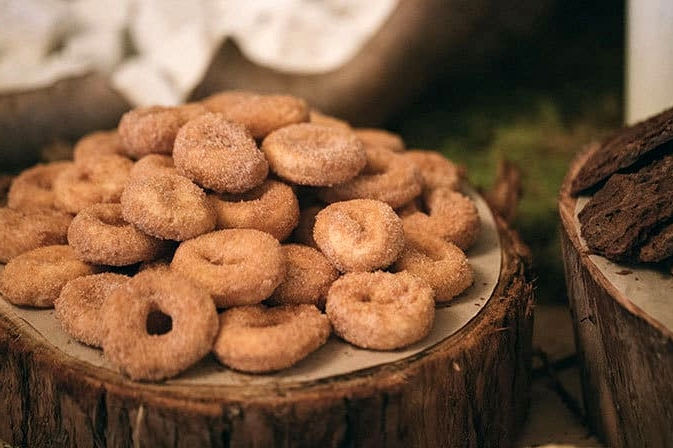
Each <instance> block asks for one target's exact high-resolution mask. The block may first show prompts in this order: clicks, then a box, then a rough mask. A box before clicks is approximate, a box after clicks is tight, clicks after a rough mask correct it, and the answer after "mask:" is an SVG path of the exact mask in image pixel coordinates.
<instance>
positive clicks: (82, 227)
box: [68, 204, 171, 266]
mask: <svg viewBox="0 0 673 448" xmlns="http://www.w3.org/2000/svg"><path fill="white" fill-rule="evenodd" d="M68 244H70V247H72V249H73V251H74V252H75V254H76V255H77V257H78V258H79V259H80V260H82V261H85V262H87V263H93V264H104V265H109V266H128V265H131V264H135V263H139V262H141V261H151V260H154V259H156V258H159V257H160V256H161V255H162V254H163V253H165V252H166V251H168V250H169V248H170V247H171V244H170V242H169V241H166V240H160V239H158V238H155V237H153V236H150V235H148V234H146V233H145V232H143V231H141V230H140V229H138V228H137V227H135V226H134V225H133V224H130V223H129V222H127V221H125V220H124V218H123V216H122V206H121V204H94V205H90V206H89V207H86V208H84V209H82V210H81V211H80V212H79V213H78V214H77V215H76V216H75V218H74V219H73V220H72V223H71V224H70V227H69V228H68Z"/></svg>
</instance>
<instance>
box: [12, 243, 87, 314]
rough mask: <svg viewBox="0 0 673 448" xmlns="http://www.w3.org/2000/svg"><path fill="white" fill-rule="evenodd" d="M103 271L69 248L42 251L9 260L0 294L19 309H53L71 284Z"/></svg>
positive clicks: (44, 247) (38, 249) (60, 246)
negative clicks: (20, 307)
mask: <svg viewBox="0 0 673 448" xmlns="http://www.w3.org/2000/svg"><path fill="white" fill-rule="evenodd" d="M99 271H100V268H98V267H97V266H93V265H90V264H88V263H85V262H83V261H81V260H79V259H78V258H77V257H76V256H75V253H74V252H73V250H72V248H70V246H68V245H53V246H43V247H38V248H37V249H32V250H29V251H28V252H24V253H22V254H21V255H18V256H16V257H14V258H12V259H11V260H9V262H8V263H7V265H6V266H5V269H4V270H3V271H2V272H1V273H0V292H2V295H3V296H4V297H5V299H7V300H8V301H9V302H11V303H13V304H15V305H23V306H30V307H35V308H51V307H53V306H54V300H56V298H57V297H58V295H59V294H60V293H61V289H62V288H63V286H65V284H66V283H68V281H70V280H72V279H74V278H77V277H81V276H83V275H89V274H96V273H98V272H99Z"/></svg>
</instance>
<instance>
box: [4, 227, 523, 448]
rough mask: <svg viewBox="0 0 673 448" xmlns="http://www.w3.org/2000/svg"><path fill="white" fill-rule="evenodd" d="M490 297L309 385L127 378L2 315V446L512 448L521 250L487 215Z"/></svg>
mask: <svg viewBox="0 0 673 448" xmlns="http://www.w3.org/2000/svg"><path fill="white" fill-rule="evenodd" d="M496 222H497V227H498V233H499V235H500V240H501V241H500V243H501V249H502V265H501V271H500V275H499V278H498V282H497V285H496V287H495V290H494V292H493V295H492V297H491V298H490V299H489V300H488V301H487V302H486V304H485V305H484V306H483V309H482V310H481V312H479V313H478V314H477V316H476V317H475V318H474V319H472V320H471V321H470V322H469V323H468V324H466V325H465V326H464V327H463V328H461V329H460V330H459V331H458V332H457V333H455V334H453V335H452V336H449V337H448V338H447V339H445V340H443V341H442V342H440V343H438V344H436V345H434V346H432V347H430V348H428V349H426V350H424V351H422V352H421V353H418V354H416V355H414V356H412V357H409V358H405V359H403V360H401V361H397V362H393V363H388V364H384V365H382V366H377V367H373V368H368V369H364V370H359V371H354V372H352V373H350V374H344V375H338V376H334V377H331V378H328V379H323V380H319V381H307V382H294V383H274V382H270V383H269V384H268V385H259V384H254V385H248V386H246V385H243V386H235V387H234V386H209V385H200V386H195V385H184V384H182V385H179V384H170V383H160V384H153V383H152V384H150V383H139V382H133V381H129V380H128V379H126V378H125V377H123V376H121V375H119V374H117V373H115V372H113V371H111V370H109V369H104V368H100V367H95V366H92V365H90V364H88V363H85V362H82V361H79V360H77V359H74V358H72V357H70V356H67V355H65V354H64V353H62V352H59V351H56V350H54V347H53V346H52V345H51V344H50V343H49V342H48V341H47V340H45V338H43V337H42V336H41V335H40V333H38V332H37V331H35V329H34V328H33V327H31V326H29V325H28V324H26V322H25V321H23V320H22V319H19V318H17V317H16V316H15V315H13V313H4V314H3V313H0V356H1V357H2V359H3V363H2V364H1V365H0V416H2V417H3V418H0V440H4V441H6V442H8V443H10V444H12V445H14V446H87V447H89V446H110V447H112V446H115V447H117V446H121V447H124V446H129V447H130V446H148V447H160V446H186V447H194V446H219V447H239V446H259V447H266V446H306V447H318V446H320V447H330V446H335V447H336V446H339V447H343V446H349V447H417V446H427V447H440V446H468V447H469V446H472V447H477V446H480V447H481V446H493V447H508V446H513V444H514V443H515V441H516V437H517V433H518V431H519V430H520V428H521V427H522V426H523V423H524V420H525V417H526V411H527V409H528V403H529V399H530V379H531V343H532V322H533V287H532V283H531V273H530V265H529V254H528V251H527V248H526V247H525V246H524V245H523V244H522V243H521V242H520V240H519V238H518V237H517V235H516V234H515V233H514V232H513V231H511V230H510V229H509V228H508V227H507V225H506V224H505V222H504V220H502V219H501V218H499V217H496Z"/></svg>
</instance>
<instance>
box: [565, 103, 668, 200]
mask: <svg viewBox="0 0 673 448" xmlns="http://www.w3.org/2000/svg"><path fill="white" fill-rule="evenodd" d="M671 139H673V108H672V109H668V110H666V111H664V112H662V113H660V114H657V115H655V116H653V117H650V118H648V119H646V120H643V121H641V122H638V123H636V124H633V125H631V126H629V127H626V128H622V129H620V130H618V131H616V132H615V134H614V135H613V136H612V137H611V138H609V139H607V140H606V141H604V142H600V143H599V142H597V143H594V145H596V146H598V147H599V149H594V150H592V151H591V156H590V157H591V159H590V160H589V161H587V163H585V164H584V165H582V167H580V168H578V170H577V174H576V175H575V176H574V177H573V178H572V179H571V180H570V187H569V188H570V192H571V193H572V194H574V195H576V194H578V193H580V192H582V191H584V190H588V189H590V188H592V187H595V186H596V185H597V184H599V183H600V182H602V181H604V180H605V179H607V178H608V177H610V175H612V174H614V173H616V172H617V171H619V170H621V169H623V168H627V167H629V166H631V165H633V164H635V163H636V162H637V161H638V160H639V159H640V158H641V157H643V156H644V155H645V154H648V153H650V152H655V151H656V150H657V149H658V148H659V147H661V145H663V144H664V143H666V142H669V141H670V140H671Z"/></svg>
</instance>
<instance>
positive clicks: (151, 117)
mask: <svg viewBox="0 0 673 448" xmlns="http://www.w3.org/2000/svg"><path fill="white" fill-rule="evenodd" d="M206 112H208V109H206V108H205V107H204V106H203V105H202V104H199V103H187V104H183V105H181V106H147V107H136V108H135V109H131V110H130V111H128V112H126V113H125V114H124V115H122V117H121V119H120V120H119V125H118V132H119V136H120V137H121V140H122V143H123V144H124V147H125V149H126V154H127V155H128V156H129V157H132V158H134V159H139V158H141V157H142V156H145V155H147V154H171V152H172V151H173V142H174V141H175V136H176V135H177V133H178V131H179V130H180V128H181V127H182V126H183V125H184V124H185V123H187V122H188V121H189V120H191V119H192V118H196V117H198V116H199V115H203V114H205V113H206Z"/></svg>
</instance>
